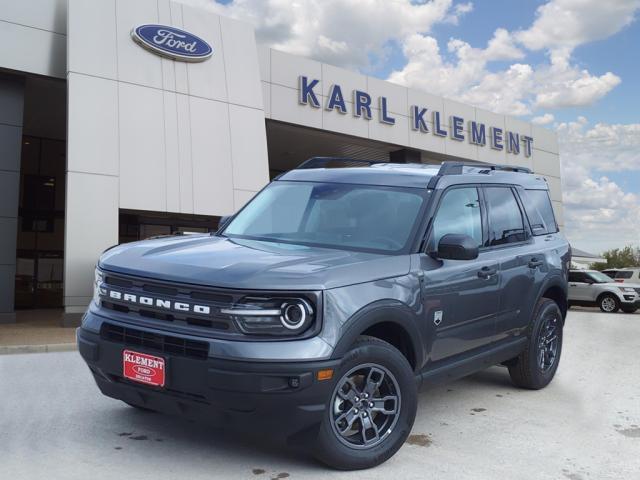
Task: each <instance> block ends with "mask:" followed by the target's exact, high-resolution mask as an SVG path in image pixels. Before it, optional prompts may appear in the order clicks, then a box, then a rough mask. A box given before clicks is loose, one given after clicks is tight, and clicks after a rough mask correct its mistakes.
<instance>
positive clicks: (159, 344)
mask: <svg viewBox="0 0 640 480" xmlns="http://www.w3.org/2000/svg"><path fill="white" fill-rule="evenodd" d="M100 336H101V338H103V339H104V340H108V341H111V342H116V343H121V344H124V345H127V346H134V347H144V348H148V349H149V350H154V351H157V352H161V353H169V354H172V355H178V356H181V357H189V358H197V359H206V358H207V357H208V356H209V344H208V343H207V342H200V341H197V340H187V339H184V338H179V337H173V336H170V335H164V334H160V333H151V332H145V331H143V330H138V329H135V328H130V327H121V326H119V325H112V324H110V323H104V324H103V325H102V328H101V330H100Z"/></svg>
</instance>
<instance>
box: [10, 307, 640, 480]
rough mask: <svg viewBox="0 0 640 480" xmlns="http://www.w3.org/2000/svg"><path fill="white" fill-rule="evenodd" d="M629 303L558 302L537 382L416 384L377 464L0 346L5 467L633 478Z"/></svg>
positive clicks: (635, 392)
mask: <svg viewBox="0 0 640 480" xmlns="http://www.w3.org/2000/svg"><path fill="white" fill-rule="evenodd" d="M639 346H640V314H635V315H623V314H615V315H607V314H601V313H593V312H575V311H572V312H571V313H570V315H569V318H568V320H567V325H566V327H565V344H564V351H563V356H562V360H561V364H560V369H559V371H558V375H557V377H556V379H555V380H554V382H553V383H552V384H551V385H550V386H549V387H547V388H546V389H545V390H542V391H538V392H530V391H524V390H518V389H516V388H514V387H512V386H511V384H510V382H509V378H508V375H507V372H506V370H505V369H502V368H498V367H496V368H492V369H490V370H488V371H485V372H482V373H479V374H476V375H474V376H472V377H469V378H466V379H463V380H461V381H458V382H456V383H453V384H450V385H445V386H442V387H438V388H435V389H431V390H428V391H424V392H422V393H421V395H420V405H419V409H418V416H417V419H416V424H415V426H414V429H413V432H412V436H411V437H410V440H409V442H408V443H407V444H405V446H404V447H403V448H402V449H401V450H400V451H399V452H398V454H397V455H396V456H395V457H394V458H393V459H391V460H390V461H389V462H387V463H386V464H384V465H382V466H380V467H378V468H376V469H373V470H368V471H360V472H351V473H345V472H335V471H332V470H328V469H326V468H325V467H323V466H322V465H319V464H317V463H315V462H314V461H313V460H312V459H309V458H307V457H305V456H303V455H301V454H299V453H297V452H292V451H287V450H282V449H280V448H278V447H275V446H272V445H270V442H269V441H268V440H265V439H253V440H252V439H247V438H244V437H243V436H242V435H238V434H236V435H232V434H229V433H226V432H223V431H221V430H216V429H212V428H209V427H206V426H203V425H197V424H193V423H189V422H185V421H183V420H180V419H177V418H171V417H166V416H162V415H158V414H153V413H145V412H139V411H137V410H134V409H132V408H130V407H128V406H126V405H124V404H122V403H120V402H118V401H115V400H111V399H108V398H105V397H103V396H102V395H100V393H99V392H98V389H97V387H95V385H94V384H93V380H92V379H91V377H90V374H89V372H88V370H87V368H86V367H85V365H84V364H83V362H82V361H81V359H80V357H79V355H78V353H77V352H64V353H46V354H28V355H4V356H0V394H1V398H2V407H0V471H1V474H0V477H2V478H6V479H38V480H46V479H82V480H86V479H91V480H98V479H107V478H109V479H113V478H127V479H133V480H144V479H154V480H158V479H175V478H189V479H190V480H191V479H193V480H195V479H217V478H225V479H238V478H239V479H253V480H266V479H270V478H287V477H289V478H292V479H295V478H305V479H306V478H309V479H315V478H322V479H331V478H339V479H364V478H366V479H368V480H372V479H378V478H379V479H388V478H394V479H414V478H415V479H418V478H419V479H424V478H433V479H445V480H446V479H455V480H464V479H485V478H486V479H495V478H505V479H535V480H543V479H570V480H591V479H606V478H611V479H614V478H615V479H635V478H640V348H639Z"/></svg>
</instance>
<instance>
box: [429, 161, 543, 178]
mask: <svg viewBox="0 0 640 480" xmlns="http://www.w3.org/2000/svg"><path fill="white" fill-rule="evenodd" d="M464 167H472V168H478V169H480V170H492V171H503V172H518V173H532V172H531V170H530V169H529V168H527V167H518V166H515V165H499V164H493V163H465V162H451V161H448V162H442V165H441V166H440V171H439V172H438V175H460V174H461V173H462V170H463V168H464Z"/></svg>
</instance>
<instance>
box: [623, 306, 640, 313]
mask: <svg viewBox="0 0 640 480" xmlns="http://www.w3.org/2000/svg"><path fill="white" fill-rule="evenodd" d="M620 309H621V310H622V311H623V312H624V313H636V312H637V311H638V307H625V306H624V305H621V306H620Z"/></svg>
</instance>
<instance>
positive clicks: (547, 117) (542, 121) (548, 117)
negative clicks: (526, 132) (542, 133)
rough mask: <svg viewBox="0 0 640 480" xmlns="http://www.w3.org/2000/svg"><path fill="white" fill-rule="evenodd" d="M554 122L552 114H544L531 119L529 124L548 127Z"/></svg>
mask: <svg viewBox="0 0 640 480" xmlns="http://www.w3.org/2000/svg"><path fill="white" fill-rule="evenodd" d="M554 120H555V117H554V116H553V114H551V113H545V114H544V115H540V116H538V117H533V118H532V119H531V123H534V124H536V125H549V124H550V123H553V121H554Z"/></svg>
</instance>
